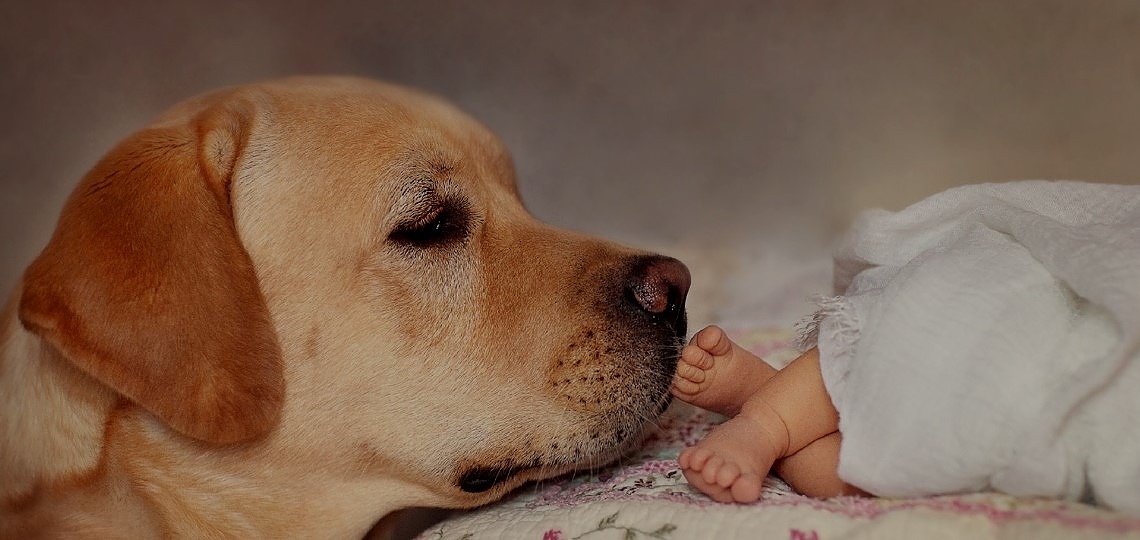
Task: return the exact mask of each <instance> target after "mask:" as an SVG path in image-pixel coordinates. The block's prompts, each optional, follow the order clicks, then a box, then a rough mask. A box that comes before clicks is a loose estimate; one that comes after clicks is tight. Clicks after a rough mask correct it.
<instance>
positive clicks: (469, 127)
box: [266, 78, 514, 183]
mask: <svg viewBox="0 0 1140 540" xmlns="http://www.w3.org/2000/svg"><path fill="white" fill-rule="evenodd" d="M266 89H267V91H268V93H269V94H270V95H271V96H273V100H274V101H275V107H274V108H275V109H277V110H279V111H281V112H282V113H284V114H278V115H276V118H275V119H274V120H275V121H276V122H279V123H282V124H283V125H280V126H278V128H279V129H281V130H283V131H284V132H286V133H289V134H291V135H292V137H291V138H292V139H294V140H295V141H297V142H299V143H300V144H303V145H305V146H307V147H309V148H312V149H314V150H316V151H323V152H334V153H336V154H338V155H341V156H344V157H346V158H349V159H351V158H352V157H357V158H362V159H373V158H386V160H387V163H389V164H390V165H391V166H394V167H400V168H405V169H414V170H423V171H444V172H459V171H457V169H461V168H465V169H485V170H474V171H463V172H475V173H484V174H483V175H484V176H488V177H491V178H502V179H503V180H508V181H510V182H511V183H513V180H514V178H513V167H512V165H511V161H510V156H509V153H508V152H507V149H506V147H505V146H504V145H503V143H502V142H501V141H500V140H499V139H498V137H496V136H495V135H494V134H493V133H491V131H490V130H488V129H487V128H486V127H485V126H483V125H482V124H481V123H479V122H478V121H477V120H475V119H474V118H472V117H470V116H469V115H467V114H466V113H464V112H463V111H461V110H460V109H459V108H457V107H456V106H454V105H452V104H451V103H449V102H448V101H446V100H444V99H441V98H438V97H435V96H433V95H430V94H426V93H423V92H420V91H417V90H412V89H409V88H404V87H401V86H396V85H392V84H388V83H382V82H377V81H371V80H362V79H353V78H311V79H306V78H299V79H284V80H281V81H275V82H273V83H269V84H268V85H267V87H266Z"/></svg>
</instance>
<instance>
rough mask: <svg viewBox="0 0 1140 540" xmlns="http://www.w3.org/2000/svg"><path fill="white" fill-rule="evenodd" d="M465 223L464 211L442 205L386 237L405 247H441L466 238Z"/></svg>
mask: <svg viewBox="0 0 1140 540" xmlns="http://www.w3.org/2000/svg"><path fill="white" fill-rule="evenodd" d="M467 221H468V219H467V211H466V209H464V208H462V207H460V206H457V205H444V206H440V207H439V208H437V209H436V210H435V211H433V212H432V213H430V214H428V215H427V216H424V217H423V218H420V219H417V220H414V221H412V222H409V223H406V224H403V225H400V226H399V227H396V229H395V230H393V231H392V233H391V234H390V235H389V236H388V237H389V238H390V239H391V240H392V241H393V242H395V243H397V244H402V245H405V246H414V247H420V248H430V247H438V246H443V245H447V244H452V243H455V242H457V241H461V240H463V239H464V238H466V237H467Z"/></svg>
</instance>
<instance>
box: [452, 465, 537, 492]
mask: <svg viewBox="0 0 1140 540" xmlns="http://www.w3.org/2000/svg"><path fill="white" fill-rule="evenodd" d="M537 466H538V464H532V465H529V466H521V465H499V466H493V467H474V468H471V469H467V470H466V471H464V472H463V474H462V475H460V476H459V480H458V481H456V485H458V486H459V489H461V490H463V491H465V492H467V493H483V492H485V491H488V490H490V489H491V488H493V487H495V486H497V485H499V484H501V483H503V482H506V481H507V480H509V479H511V478H512V477H514V476H515V475H517V474H519V473H520V472H522V471H524V470H526V469H530V468H534V467H537Z"/></svg>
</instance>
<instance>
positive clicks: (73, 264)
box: [20, 99, 285, 443]
mask: <svg viewBox="0 0 1140 540" xmlns="http://www.w3.org/2000/svg"><path fill="white" fill-rule="evenodd" d="M192 116H193V118H191V119H189V120H188V121H186V122H179V125H175V126H173V127H171V125H169V123H168V125H164V126H160V127H152V128H149V129H146V130H143V131H141V132H139V133H136V134H134V135H133V136H131V137H130V138H128V139H126V140H125V141H123V142H122V143H120V144H119V145H118V146H117V147H116V148H114V149H113V150H112V151H111V152H110V153H109V154H108V155H107V156H105V157H104V158H103V159H102V160H101V161H100V162H99V163H98V164H97V165H96V166H95V168H94V169H92V170H91V172H89V173H88V174H87V176H86V177H84V179H83V180H82V181H81V182H80V184H79V185H78V187H77V188H76V190H75V192H74V193H73V194H72V195H71V198H70V199H69V200H68V201H67V204H66V205H65V206H64V209H63V212H62V214H61V215H60V219H59V224H58V226H57V228H56V230H55V233H54V235H53V236H52V238H51V241H50V242H49V243H48V245H47V247H46V248H45V249H44V251H43V252H42V253H41V254H40V256H39V257H38V258H37V259H36V260H35V261H34V262H33V263H32V264H31V266H29V267H28V269H27V271H26V273H25V274H24V280H23V292H22V297H21V301H20V320H21V321H22V322H23V324H24V326H25V327H26V328H28V329H29V330H30V331H32V332H34V333H36V334H37V335H39V336H40V337H41V338H43V339H44V340H46V341H47V342H48V343H50V344H51V345H52V346H54V347H55V348H57V349H58V350H59V351H61V352H62V353H63V355H64V356H66V357H67V358H68V359H70V360H71V361H72V362H74V363H75V364H76V365H77V366H78V367H79V368H80V369H82V370H84V371H85V372H87V373H88V374H90V375H91V376H93V377H95V378H96V379H98V380H100V381H102V382H103V383H104V384H107V385H108V386H110V387H111V388H114V389H115V390H116V391H118V392H119V393H121V394H122V395H123V396H125V397H127V398H129V399H130V400H132V401H134V402H135V403H137V404H138V405H140V406H142V407H143V408H145V409H147V410H149V411H150V412H152V413H153V414H155V415H156V416H158V417H159V418H161V419H162V420H164V421H165V422H166V423H168V424H169V425H170V426H171V427H172V428H174V429H175V430H177V431H179V432H182V433H184V434H186V435H189V436H191V437H194V438H196V439H200V440H203V441H208V442H213V443H233V442H240V441H245V440H249V439H252V438H255V437H258V436H261V435H264V434H265V433H267V432H268V431H269V430H271V429H272V428H273V427H274V426H275V425H276V423H277V420H278V418H279V416H280V411H281V405H282V401H283V399H284V391H285V388H284V387H285V383H284V372H283V368H282V365H281V351H280V346H279V345H278V343H277V335H276V332H275V331H274V329H273V326H272V324H271V320H270V316H269V312H268V309H267V308H266V304H265V300H264V298H263V297H262V294H261V290H260V287H259V286H258V282H257V277H256V275H255V273H254V268H253V263H252V261H251V260H250V258H249V255H248V253H246V251H245V249H244V248H243V247H242V245H241V243H240V241H239V240H238V236H237V231H236V229H235V226H234V220H233V213H232V206H231V204H230V192H231V190H230V183H231V178H232V176H233V173H234V169H235V168H236V166H237V164H238V163H239V162H240V159H241V156H242V153H243V151H244V149H245V147H246V144H245V143H246V141H247V138H248V131H249V129H250V126H251V124H252V121H253V117H254V106H253V104H252V103H249V102H244V101H240V100H236V99H221V100H217V102H216V103H214V104H212V105H208V106H206V107H205V108H204V110H202V111H200V112H198V113H196V114H193V115H192Z"/></svg>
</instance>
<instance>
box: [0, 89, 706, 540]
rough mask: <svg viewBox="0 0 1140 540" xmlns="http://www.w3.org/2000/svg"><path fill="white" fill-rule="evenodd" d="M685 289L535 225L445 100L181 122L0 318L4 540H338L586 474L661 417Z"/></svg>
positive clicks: (267, 92) (509, 172)
mask: <svg viewBox="0 0 1140 540" xmlns="http://www.w3.org/2000/svg"><path fill="white" fill-rule="evenodd" d="M688 287H689V273H688V270H687V269H686V268H685V266H683V265H682V264H681V263H679V262H677V261H676V260H674V259H670V258H666V257H661V256H654V255H651V254H647V253H643V252H639V251H634V250H631V249H627V248H623V247H619V246H617V245H614V244H612V243H609V242H605V241H602V240H599V239H595V238H591V237H587V236H582V235H578V234H573V233H570V232H567V231H564V230H559V229H556V228H552V227H549V226H546V225H543V224H542V223H539V222H538V221H536V220H535V219H534V218H533V217H531V216H530V215H529V214H528V213H527V212H526V210H525V209H524V208H523V206H522V204H521V203H520V202H519V196H518V191H517V189H516V186H515V175H514V171H513V168H512V164H511V161H510V158H509V156H508V154H507V151H506V150H505V149H504V148H503V146H502V145H501V143H500V142H499V141H498V140H497V139H496V138H495V137H494V136H493V135H492V134H491V133H489V132H488V131H487V130H486V129H485V128H484V127H482V126H481V125H480V124H478V123H477V122H476V121H474V120H472V119H471V118H469V117H467V116H465V115H464V114H462V113H461V112H459V111H458V110H456V109H455V108H453V107H452V106H450V105H448V104H447V103H445V102H443V101H441V100H439V99H436V98H433V97H429V96H426V95H423V94H420V93H417V92H414V91H411V90H408V89H404V88H400V87H396V86H391V85H387V84H383V83H379V82H373V81H367V80H361V79H352V78H297V79H287V80H280V81H271V82H267V83H264V84H257V85H252V86H247V87H240V88H234V89H228V90H222V91H219V92H215V93H212V94H209V95H205V96H202V97H198V98H195V99H192V100H190V101H187V102H185V103H183V104H181V105H178V106H176V107H175V108H174V109H172V110H171V111H169V112H168V113H167V114H165V115H164V116H162V117H161V118H159V119H158V120H157V121H156V122H155V123H153V124H152V125H150V126H149V127H147V128H146V129H143V130H142V131H140V132H138V133H135V134H134V135H132V136H130V137H128V138H127V139H126V140H125V141H123V142H122V143H120V144H119V145H118V146H117V147H115V148H114V149H113V150H112V151H111V152H110V153H109V154H108V155H107V156H106V157H104V158H103V159H102V161H100V162H99V163H98V164H97V165H96V166H95V167H94V169H92V170H91V172H90V173H89V174H88V175H87V176H86V177H85V178H84V179H83V180H82V181H81V182H80V184H79V185H78V187H77V188H76V190H75V192H74V194H73V195H72V196H71V198H70V199H69V200H68V202H67V204H66V206H65V208H64V209H63V212H62V214H61V216H60V220H59V224H58V227H57V229H56V231H55V233H54V236H53V237H52V239H51V241H50V243H49V244H48V245H47V247H46V248H45V249H44V251H43V252H42V254H41V255H40V256H39V257H38V258H37V259H36V260H35V261H34V262H33V263H32V264H31V266H30V267H29V268H28V269H27V271H26V273H25V274H24V276H23V280H22V282H21V283H20V284H19V286H18V287H17V288H16V290H15V292H14V294H13V295H12V296H11V299H10V300H9V302H8V305H7V308H6V310H5V311H4V315H3V319H2V321H0V324H2V325H3V326H2V327H0V405H2V410H0V412H2V416H0V504H2V505H3V506H2V507H0V537H4V538H22V537H52V538H55V537H62V538H78V537H94V538H114V537H126V538H150V537H160V536H174V537H186V538H206V537H219V536H222V537H240V538H349V537H353V536H360V535H362V534H363V533H365V532H366V531H368V529H369V527H370V526H371V525H372V524H373V523H374V522H376V521H377V520H378V519H380V518H381V517H382V516H384V515H386V514H388V513H389V512H393V511H394V510H397V509H400V508H404V507H409V506H437V507H472V506H476V505H480V504H484V503H487V502H489V501H492V500H494V499H496V498H498V497H500V496H502V495H503V494H505V493H506V492H507V491H509V490H511V489H513V488H515V487H517V486H519V485H520V484H521V483H523V482H526V481H528V480H534V479H539V478H545V477H550V476H552V475H557V474H560V473H564V472H567V471H570V470H574V469H578V468H582V467H590V466H597V465H599V464H602V463H604V462H607V461H609V460H612V459H614V458H615V457H616V456H617V455H618V454H619V453H620V452H621V451H623V449H627V448H628V447H629V446H630V445H631V444H633V443H634V442H635V441H636V440H637V438H638V437H639V434H640V433H641V432H642V431H643V427H644V426H645V425H646V424H647V423H648V422H651V421H652V419H653V418H655V417H656V415H657V414H659V413H660V412H661V411H662V410H663V408H664V407H665V406H666V404H667V403H668V400H669V397H668V396H669V392H668V389H669V384H670V380H671V378H672V376H673V372H674V364H675V361H676V357H677V354H678V350H679V348H680V345H681V343H682V339H683V337H684V335H685V316H684V298H685V295H686V292H687V290H688Z"/></svg>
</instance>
